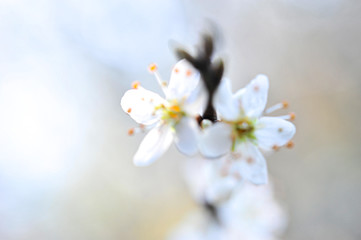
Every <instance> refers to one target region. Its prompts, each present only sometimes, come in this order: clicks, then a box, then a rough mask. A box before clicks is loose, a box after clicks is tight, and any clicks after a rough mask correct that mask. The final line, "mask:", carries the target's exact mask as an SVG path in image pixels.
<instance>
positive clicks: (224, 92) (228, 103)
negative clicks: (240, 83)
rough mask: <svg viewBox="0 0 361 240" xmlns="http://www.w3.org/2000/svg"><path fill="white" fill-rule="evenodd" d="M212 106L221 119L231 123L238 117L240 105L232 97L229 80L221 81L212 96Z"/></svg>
mask: <svg viewBox="0 0 361 240" xmlns="http://www.w3.org/2000/svg"><path fill="white" fill-rule="evenodd" d="M213 104H214V107H215V109H216V111H217V112H218V113H219V114H220V115H221V117H222V118H223V119H226V120H229V121H232V120H236V119H237V118H238V117H239V115H240V105H239V102H238V100H237V99H236V98H235V97H233V94H232V89H231V83H230V81H229V79H227V78H224V79H222V81H221V83H220V85H219V86H218V89H217V90H216V93H215V94H214V97H213Z"/></svg>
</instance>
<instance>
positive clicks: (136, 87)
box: [132, 81, 140, 89]
mask: <svg viewBox="0 0 361 240" xmlns="http://www.w3.org/2000/svg"><path fill="white" fill-rule="evenodd" d="M139 86H140V82H138V81H135V82H133V83H132V88H133V89H138V88H139Z"/></svg>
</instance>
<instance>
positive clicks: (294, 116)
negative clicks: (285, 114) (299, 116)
mask: <svg viewBox="0 0 361 240" xmlns="http://www.w3.org/2000/svg"><path fill="white" fill-rule="evenodd" d="M289 116H290V120H291V121H293V120H295V119H296V114H295V113H293V112H291V113H289Z"/></svg>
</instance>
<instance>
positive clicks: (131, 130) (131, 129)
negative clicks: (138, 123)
mask: <svg viewBox="0 0 361 240" xmlns="http://www.w3.org/2000/svg"><path fill="white" fill-rule="evenodd" d="M128 135H129V136H133V135H134V128H130V129H129V130H128Z"/></svg>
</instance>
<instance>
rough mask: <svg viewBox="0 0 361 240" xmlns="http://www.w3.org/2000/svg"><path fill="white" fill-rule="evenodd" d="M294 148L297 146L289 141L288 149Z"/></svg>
mask: <svg viewBox="0 0 361 240" xmlns="http://www.w3.org/2000/svg"><path fill="white" fill-rule="evenodd" d="M293 146H295V144H294V142H293V141H289V142H288V143H287V144H286V147H287V148H293Z"/></svg>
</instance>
